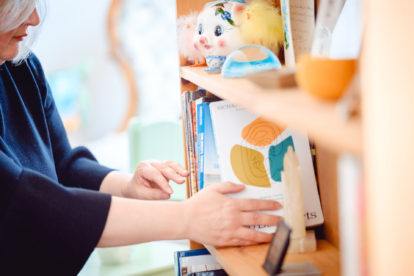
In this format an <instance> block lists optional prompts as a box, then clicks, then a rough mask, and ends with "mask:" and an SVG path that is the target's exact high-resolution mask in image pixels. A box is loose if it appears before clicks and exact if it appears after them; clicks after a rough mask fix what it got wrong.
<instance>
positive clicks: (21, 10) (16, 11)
mask: <svg viewBox="0 0 414 276" xmlns="http://www.w3.org/2000/svg"><path fill="white" fill-rule="evenodd" d="M35 9H37V11H38V13H39V16H40V17H43V14H44V12H45V5H43V1H41V0H0V33H5V32H8V31H11V30H13V29H15V28H17V27H19V26H20V25H21V24H23V23H24V22H25V21H26V20H27V19H28V18H29V16H30V15H31V14H32V12H33V11H34V10H35ZM37 30H38V28H30V29H29V35H28V37H27V38H26V39H25V40H24V41H23V42H22V43H20V45H19V53H18V54H17V56H16V57H14V59H13V62H14V63H19V62H20V61H22V60H24V59H25V58H26V57H27V56H28V55H29V54H30V46H31V45H32V44H33V42H34V38H35V37H36V33H37Z"/></svg>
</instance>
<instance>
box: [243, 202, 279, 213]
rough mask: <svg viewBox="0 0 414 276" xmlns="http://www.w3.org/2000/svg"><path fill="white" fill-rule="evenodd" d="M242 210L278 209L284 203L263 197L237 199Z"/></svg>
mask: <svg viewBox="0 0 414 276" xmlns="http://www.w3.org/2000/svg"><path fill="white" fill-rule="evenodd" d="M235 200H236V201H237V203H238V205H239V207H240V210H242V211H265V210H278V209H280V208H282V205H281V204H280V203H279V202H277V201H274V200H263V199H235Z"/></svg>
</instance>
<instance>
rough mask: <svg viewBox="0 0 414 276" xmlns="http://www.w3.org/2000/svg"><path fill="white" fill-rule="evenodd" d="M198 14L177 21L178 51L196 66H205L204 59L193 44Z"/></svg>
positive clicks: (182, 17)
mask: <svg viewBox="0 0 414 276" xmlns="http://www.w3.org/2000/svg"><path fill="white" fill-rule="evenodd" d="M197 17H198V14H197V13H191V14H189V15H187V16H181V17H179V18H178V20H177V37H178V50H179V53H180V56H182V57H183V58H185V59H186V60H187V61H189V62H191V63H193V65H194V66H198V65H203V64H204V57H203V55H202V54H201V52H200V51H199V50H198V49H197V48H196V46H195V44H194V43H193V37H194V34H195V30H196V25H197Z"/></svg>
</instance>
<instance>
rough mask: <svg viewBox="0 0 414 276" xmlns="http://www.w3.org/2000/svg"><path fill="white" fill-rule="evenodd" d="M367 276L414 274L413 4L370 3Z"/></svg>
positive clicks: (365, 86)
mask: <svg viewBox="0 0 414 276" xmlns="http://www.w3.org/2000/svg"><path fill="white" fill-rule="evenodd" d="M364 8H365V19H366V25H365V37H364V49H363V58H362V62H361V73H362V91H363V121H364V122H363V124H364V150H365V169H366V170H365V172H366V175H365V176H366V178H365V180H366V181H365V186H366V190H365V195H366V197H365V198H366V207H367V209H366V211H367V214H366V215H367V220H366V227H367V229H366V237H367V264H368V266H367V268H368V275H375V276H381V275H414V258H413V248H414V219H413V217H414V216H413V213H412V212H413V210H414V177H413V176H414V122H413V120H414V50H413V49H414V32H413V30H412V28H413V26H414V20H413V10H414V1H412V0H402V1H397V2H391V1H387V0H367V1H365V7H364Z"/></svg>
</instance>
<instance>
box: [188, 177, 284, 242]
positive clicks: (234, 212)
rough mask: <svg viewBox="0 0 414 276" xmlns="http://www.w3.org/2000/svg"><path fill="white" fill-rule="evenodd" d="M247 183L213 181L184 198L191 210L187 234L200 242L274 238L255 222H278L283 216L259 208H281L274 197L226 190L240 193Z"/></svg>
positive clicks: (264, 240)
mask: <svg viewBox="0 0 414 276" xmlns="http://www.w3.org/2000/svg"><path fill="white" fill-rule="evenodd" d="M244 187H245V186H244V185H236V184H233V183H229V182H226V183H221V184H214V185H211V186H209V187H207V188H205V189H203V190H202V191H200V192H199V193H197V194H196V195H194V196H193V197H191V198H190V199H188V200H187V201H185V202H184V205H185V206H184V210H185V212H186V213H187V219H188V220H187V222H188V223H187V225H188V228H187V236H188V237H189V238H190V239H191V240H194V241H197V242H199V243H203V244H208V245H214V246H235V245H251V244H256V243H263V242H270V241H271V239H272V234H267V233H263V232H259V231H256V230H253V229H249V228H248V227H249V226H251V225H276V224H277V222H278V221H279V220H280V217H277V216H272V215H268V214H264V213H260V212H259V211H265V210H277V209H280V208H281V205H280V204H279V203H278V202H276V201H273V200H258V199H235V198H230V197H227V196H226V194H231V193H238V192H241V191H242V190H243V189H244Z"/></svg>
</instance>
